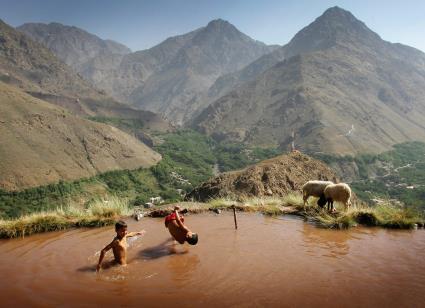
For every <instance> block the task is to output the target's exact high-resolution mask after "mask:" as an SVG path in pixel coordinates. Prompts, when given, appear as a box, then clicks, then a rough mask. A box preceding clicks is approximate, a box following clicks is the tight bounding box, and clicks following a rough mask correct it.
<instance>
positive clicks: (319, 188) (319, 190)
mask: <svg viewBox="0 0 425 308" xmlns="http://www.w3.org/2000/svg"><path fill="white" fill-rule="evenodd" d="M330 184H333V182H331V181H308V182H307V183H305V184H304V185H303V187H302V191H303V201H304V206H305V204H306V203H307V199H308V197H310V196H313V197H320V196H321V195H322V194H323V191H324V190H325V187H326V186H328V185H330Z"/></svg>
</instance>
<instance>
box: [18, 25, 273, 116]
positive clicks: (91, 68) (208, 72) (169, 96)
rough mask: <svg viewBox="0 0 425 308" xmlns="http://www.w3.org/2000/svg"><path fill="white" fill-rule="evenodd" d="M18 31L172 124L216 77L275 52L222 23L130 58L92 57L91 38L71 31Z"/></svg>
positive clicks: (200, 102)
mask: <svg viewBox="0 0 425 308" xmlns="http://www.w3.org/2000/svg"><path fill="white" fill-rule="evenodd" d="M19 29H20V30H22V31H24V32H25V33H28V34H29V35H31V37H32V38H34V39H36V40H37V41H39V42H41V43H43V44H45V45H46V46H47V47H49V48H50V49H51V50H52V51H53V52H54V53H55V54H56V55H57V56H58V57H59V58H61V59H64V60H65V61H66V62H67V63H68V64H70V65H71V66H72V67H73V68H74V70H76V71H78V72H79V73H80V74H81V75H82V76H83V77H84V78H85V79H87V80H89V81H90V82H91V83H93V84H94V85H95V86H96V87H97V88H99V89H103V90H104V91H105V92H106V93H108V94H109V95H111V96H112V97H114V98H116V99H118V100H119V101H123V102H130V103H132V104H133V105H135V106H138V107H141V108H143V109H147V110H151V111H153V112H157V113H160V114H161V115H163V116H165V117H166V118H168V119H169V120H171V121H172V122H174V123H177V124H182V123H183V122H185V121H187V120H188V119H190V118H191V116H192V114H194V113H197V112H199V110H200V109H203V108H204V107H206V101H205V100H204V99H201V96H203V95H204V92H205V91H206V90H207V89H208V88H209V87H210V86H211V85H212V84H213V83H214V81H215V80H216V79H217V78H218V77H219V76H221V75H223V74H228V73H231V72H233V71H236V70H239V69H241V68H242V67H244V66H245V65H247V64H249V63H251V62H252V61H254V60H256V59H257V58H258V57H260V56H262V55H264V54H266V53H268V52H270V51H271V50H273V49H275V48H276V47H275V46H270V47H269V46H266V45H265V44H263V43H261V42H258V41H255V40H253V39H251V38H249V37H248V36H246V35H245V34H243V33H241V32H240V31H239V30H237V29H236V28H235V27H234V26H233V25H231V24H230V23H229V22H227V21H224V20H221V19H218V20H213V21H211V22H210V23H209V24H208V25H207V26H205V27H202V28H199V29H197V30H194V31H192V32H189V33H187V34H183V35H179V36H175V37H170V38H168V39H167V40H165V41H164V42H162V43H161V44H159V45H157V46H154V47H152V48H150V49H148V50H143V51H137V52H134V53H129V54H123V53H113V52H110V51H109V50H108V51H104V52H99V53H97V54H96V55H95V56H93V54H94V53H95V51H94V49H95V48H90V47H87V49H89V50H88V51H87V50H86V48H85V44H84V43H85V42H86V43H87V42H92V41H93V38H92V37H91V40H90V41H89V39H88V38H87V36H88V33H87V32H84V31H82V30H80V29H76V28H75V27H66V26H62V25H61V26H59V25H58V24H49V25H40V24H38V25H34V24H31V25H24V26H22V27H19ZM58 29H59V30H58ZM77 34H78V35H77ZM92 45H93V44H92ZM89 51H93V52H92V53H90V52H89ZM89 53H90V55H91V56H90V57H89V56H88V54H89ZM73 59H81V61H75V60H73Z"/></svg>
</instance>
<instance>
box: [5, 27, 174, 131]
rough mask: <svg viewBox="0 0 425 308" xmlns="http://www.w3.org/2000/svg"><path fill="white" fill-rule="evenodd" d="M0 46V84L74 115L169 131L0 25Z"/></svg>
mask: <svg viewBox="0 0 425 308" xmlns="http://www.w3.org/2000/svg"><path fill="white" fill-rule="evenodd" d="M0 42H1V44H0V80H1V81H3V82H5V83H7V84H10V85H14V86H16V87H19V88H20V89H22V90H23V91H25V92H27V93H29V94H31V95H33V96H34V97H37V98H40V99H43V100H45V101H48V102H50V103H53V104H55V105H59V106H61V107H63V108H66V109H68V110H70V111H71V112H73V113H74V114H76V115H80V116H85V117H87V116H104V117H117V118H132V119H139V120H140V121H143V122H144V123H145V124H146V125H145V127H152V128H153V130H159V131H167V130H171V129H172V127H171V126H170V123H168V122H167V121H165V120H164V119H163V118H162V117H160V116H158V115H156V114H154V113H152V112H145V111H141V110H137V109H136V108H133V107H130V106H128V105H125V104H121V103H118V102H117V101H116V100H114V99H112V98H111V97H109V96H107V95H106V94H105V93H104V92H102V91H99V90H97V89H95V88H93V86H92V85H90V84H89V83H88V82H87V81H86V80H84V79H82V78H81V77H80V76H79V75H78V74H77V73H75V72H74V71H73V70H72V69H71V68H70V67H68V66H67V65H66V64H64V63H63V62H61V61H60V60H59V59H58V58H57V57H56V56H55V55H54V54H53V53H52V52H51V51H50V50H49V49H47V48H46V47H44V46H43V45H42V44H40V43H38V42H36V41H33V40H32V39H30V38H29V37H27V36H26V35H24V34H23V33H22V32H19V31H17V30H15V29H14V28H12V27H10V26H8V25H7V24H5V23H4V22H2V21H0ZM115 49H117V48H115ZM118 49H119V48H118Z"/></svg>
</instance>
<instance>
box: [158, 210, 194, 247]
mask: <svg viewBox="0 0 425 308" xmlns="http://www.w3.org/2000/svg"><path fill="white" fill-rule="evenodd" d="M178 210H180V207H178V206H176V207H175V208H174V211H173V213H171V214H170V215H168V216H167V217H165V227H166V228H167V229H168V231H169V232H170V234H171V235H172V237H173V238H174V239H175V240H176V241H177V242H179V243H180V244H184V242H188V243H189V244H190V245H196V243H198V234H196V233H194V232H192V231H190V230H189V229H188V228H187V227H186V226H185V225H184V218H183V217H180V215H179V213H178Z"/></svg>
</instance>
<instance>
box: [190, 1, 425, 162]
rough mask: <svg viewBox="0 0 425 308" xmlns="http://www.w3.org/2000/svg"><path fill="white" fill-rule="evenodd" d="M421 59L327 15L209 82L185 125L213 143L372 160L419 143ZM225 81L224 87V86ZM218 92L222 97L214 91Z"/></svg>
mask: <svg viewBox="0 0 425 308" xmlns="http://www.w3.org/2000/svg"><path fill="white" fill-rule="evenodd" d="M424 64H425V54H424V53H422V52H421V51H419V50H416V49H414V48H411V47H408V46H404V45H401V44H392V43H389V42H386V41H384V40H382V39H381V38H380V37H379V35H377V34H376V33H374V32H373V31H371V30H370V29H368V28H367V27H366V25H365V24H364V23H363V22H361V21H359V20H358V19H356V18H355V17H354V16H353V15H352V14H351V13H350V12H348V11H345V10H343V9H341V8H338V7H334V8H330V9H328V10H327V11H326V12H325V13H324V14H323V15H322V16H320V17H319V18H317V19H316V20H315V21H314V22H313V23H311V24H310V25H308V26H307V27H305V28H304V29H302V30H301V31H300V32H298V33H297V34H296V35H295V37H294V38H293V39H292V40H291V41H290V42H289V43H288V44H287V45H285V46H283V47H281V48H280V49H278V50H275V51H274V52H272V53H271V54H268V55H265V56H263V57H262V58H260V59H258V60H257V61H254V62H253V63H251V64H250V65H248V66H247V67H245V68H244V69H242V70H241V71H238V72H236V73H234V74H232V75H227V76H223V77H222V78H219V79H218V80H217V82H216V83H215V85H213V87H212V89H215V91H216V92H218V93H226V94H224V95H223V96H221V97H220V98H218V99H217V100H215V101H214V102H213V103H211V104H210V105H209V106H208V107H207V108H206V109H205V110H204V111H203V112H202V114H201V115H199V116H198V117H197V118H195V119H194V120H193V122H192V125H193V126H194V127H196V128H197V129H199V130H200V131H202V132H204V133H207V134H208V135H212V136H214V137H215V138H217V139H220V140H233V141H241V142H245V143H249V144H255V145H263V146H280V147H281V148H283V149H288V147H289V144H290V143H291V142H292V134H293V133H294V134H295V144H296V146H297V147H298V148H299V149H301V150H303V151H307V152H326V153H337V154H353V153H359V152H360V153H364V152H372V153H377V152H381V151H384V150H386V149H389V148H390V147H391V145H393V144H396V143H400V142H403V141H408V140H425V126H424V125H423V123H424V120H425V66H424ZM229 80H231V82H229ZM224 88H225V89H224Z"/></svg>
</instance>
